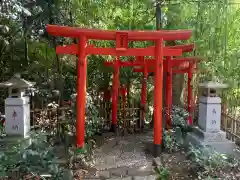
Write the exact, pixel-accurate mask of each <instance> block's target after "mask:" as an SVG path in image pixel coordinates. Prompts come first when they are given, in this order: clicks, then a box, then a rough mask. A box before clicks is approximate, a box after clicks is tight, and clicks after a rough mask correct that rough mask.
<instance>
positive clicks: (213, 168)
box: [187, 146, 238, 178]
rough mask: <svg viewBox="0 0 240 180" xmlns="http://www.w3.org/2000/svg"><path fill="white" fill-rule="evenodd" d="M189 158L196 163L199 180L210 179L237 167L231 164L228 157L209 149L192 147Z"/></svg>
mask: <svg viewBox="0 0 240 180" xmlns="http://www.w3.org/2000/svg"><path fill="white" fill-rule="evenodd" d="M187 157H188V158H189V159H190V160H191V161H192V162H193V163H194V165H195V168H196V170H198V176H199V178H210V177H211V176H215V175H216V173H217V172H220V171H221V170H222V169H224V168H226V167H233V166H236V162H235V161H232V162H231V161H230V158H229V157H228V156H227V155H225V154H220V153H218V152H216V151H214V150H212V149H210V148H208V147H202V148H196V147H194V146H190V150H189V152H188V154H187ZM233 162H235V163H233ZM237 164H238V163H237Z"/></svg>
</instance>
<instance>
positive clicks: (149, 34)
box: [46, 25, 192, 41]
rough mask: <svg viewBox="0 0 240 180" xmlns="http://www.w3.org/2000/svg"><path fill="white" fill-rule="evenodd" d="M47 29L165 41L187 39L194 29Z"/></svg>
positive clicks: (67, 33)
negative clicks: (117, 34) (121, 34)
mask: <svg viewBox="0 0 240 180" xmlns="http://www.w3.org/2000/svg"><path fill="white" fill-rule="evenodd" d="M46 30H47V32H48V33H49V34H51V35H54V36H64V37H72V38H79V37H80V36H86V37H87V38H88V39H96V40H115V39H116V33H118V32H120V33H127V34H128V40H132V41H147V40H149V41H151V40H157V39H161V38H163V40H165V41H173V40H187V39H189V38H190V37H191V35H192V30H160V31H121V30H119V31H111V30H100V29H86V28H77V27H69V26H57V25H47V26H46Z"/></svg>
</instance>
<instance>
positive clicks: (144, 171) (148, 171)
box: [128, 162, 153, 176]
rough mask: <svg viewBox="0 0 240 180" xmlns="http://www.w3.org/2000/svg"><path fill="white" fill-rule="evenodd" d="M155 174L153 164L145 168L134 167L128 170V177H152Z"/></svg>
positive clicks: (148, 164) (149, 163) (150, 163)
mask: <svg viewBox="0 0 240 180" xmlns="http://www.w3.org/2000/svg"><path fill="white" fill-rule="evenodd" d="M152 172H153V166H152V162H148V163H147V164H146V165H145V166H141V167H138V168H137V167H133V168H129V169H128V175H131V176H139V175H141V176H146V175H150V174H152Z"/></svg>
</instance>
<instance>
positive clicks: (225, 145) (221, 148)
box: [186, 127, 236, 155]
mask: <svg viewBox="0 0 240 180" xmlns="http://www.w3.org/2000/svg"><path fill="white" fill-rule="evenodd" d="M186 143H187V144H189V143H191V144H192V145H194V146H198V147H201V146H202V147H204V146H206V147H209V148H212V149H214V150H215V151H217V152H219V153H223V154H230V155H232V154H236V152H235V149H236V145H235V143H234V142H232V141H229V140H227V139H226V133H225V132H223V131H219V132H204V131H203V130H201V129H200V128H198V127H194V128H193V132H191V133H189V134H188V135H187V137H186Z"/></svg>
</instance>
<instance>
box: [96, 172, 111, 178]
mask: <svg viewBox="0 0 240 180" xmlns="http://www.w3.org/2000/svg"><path fill="white" fill-rule="evenodd" d="M96 177H98V178H105V179H107V178H109V177H110V173H109V171H97V172H96Z"/></svg>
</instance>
